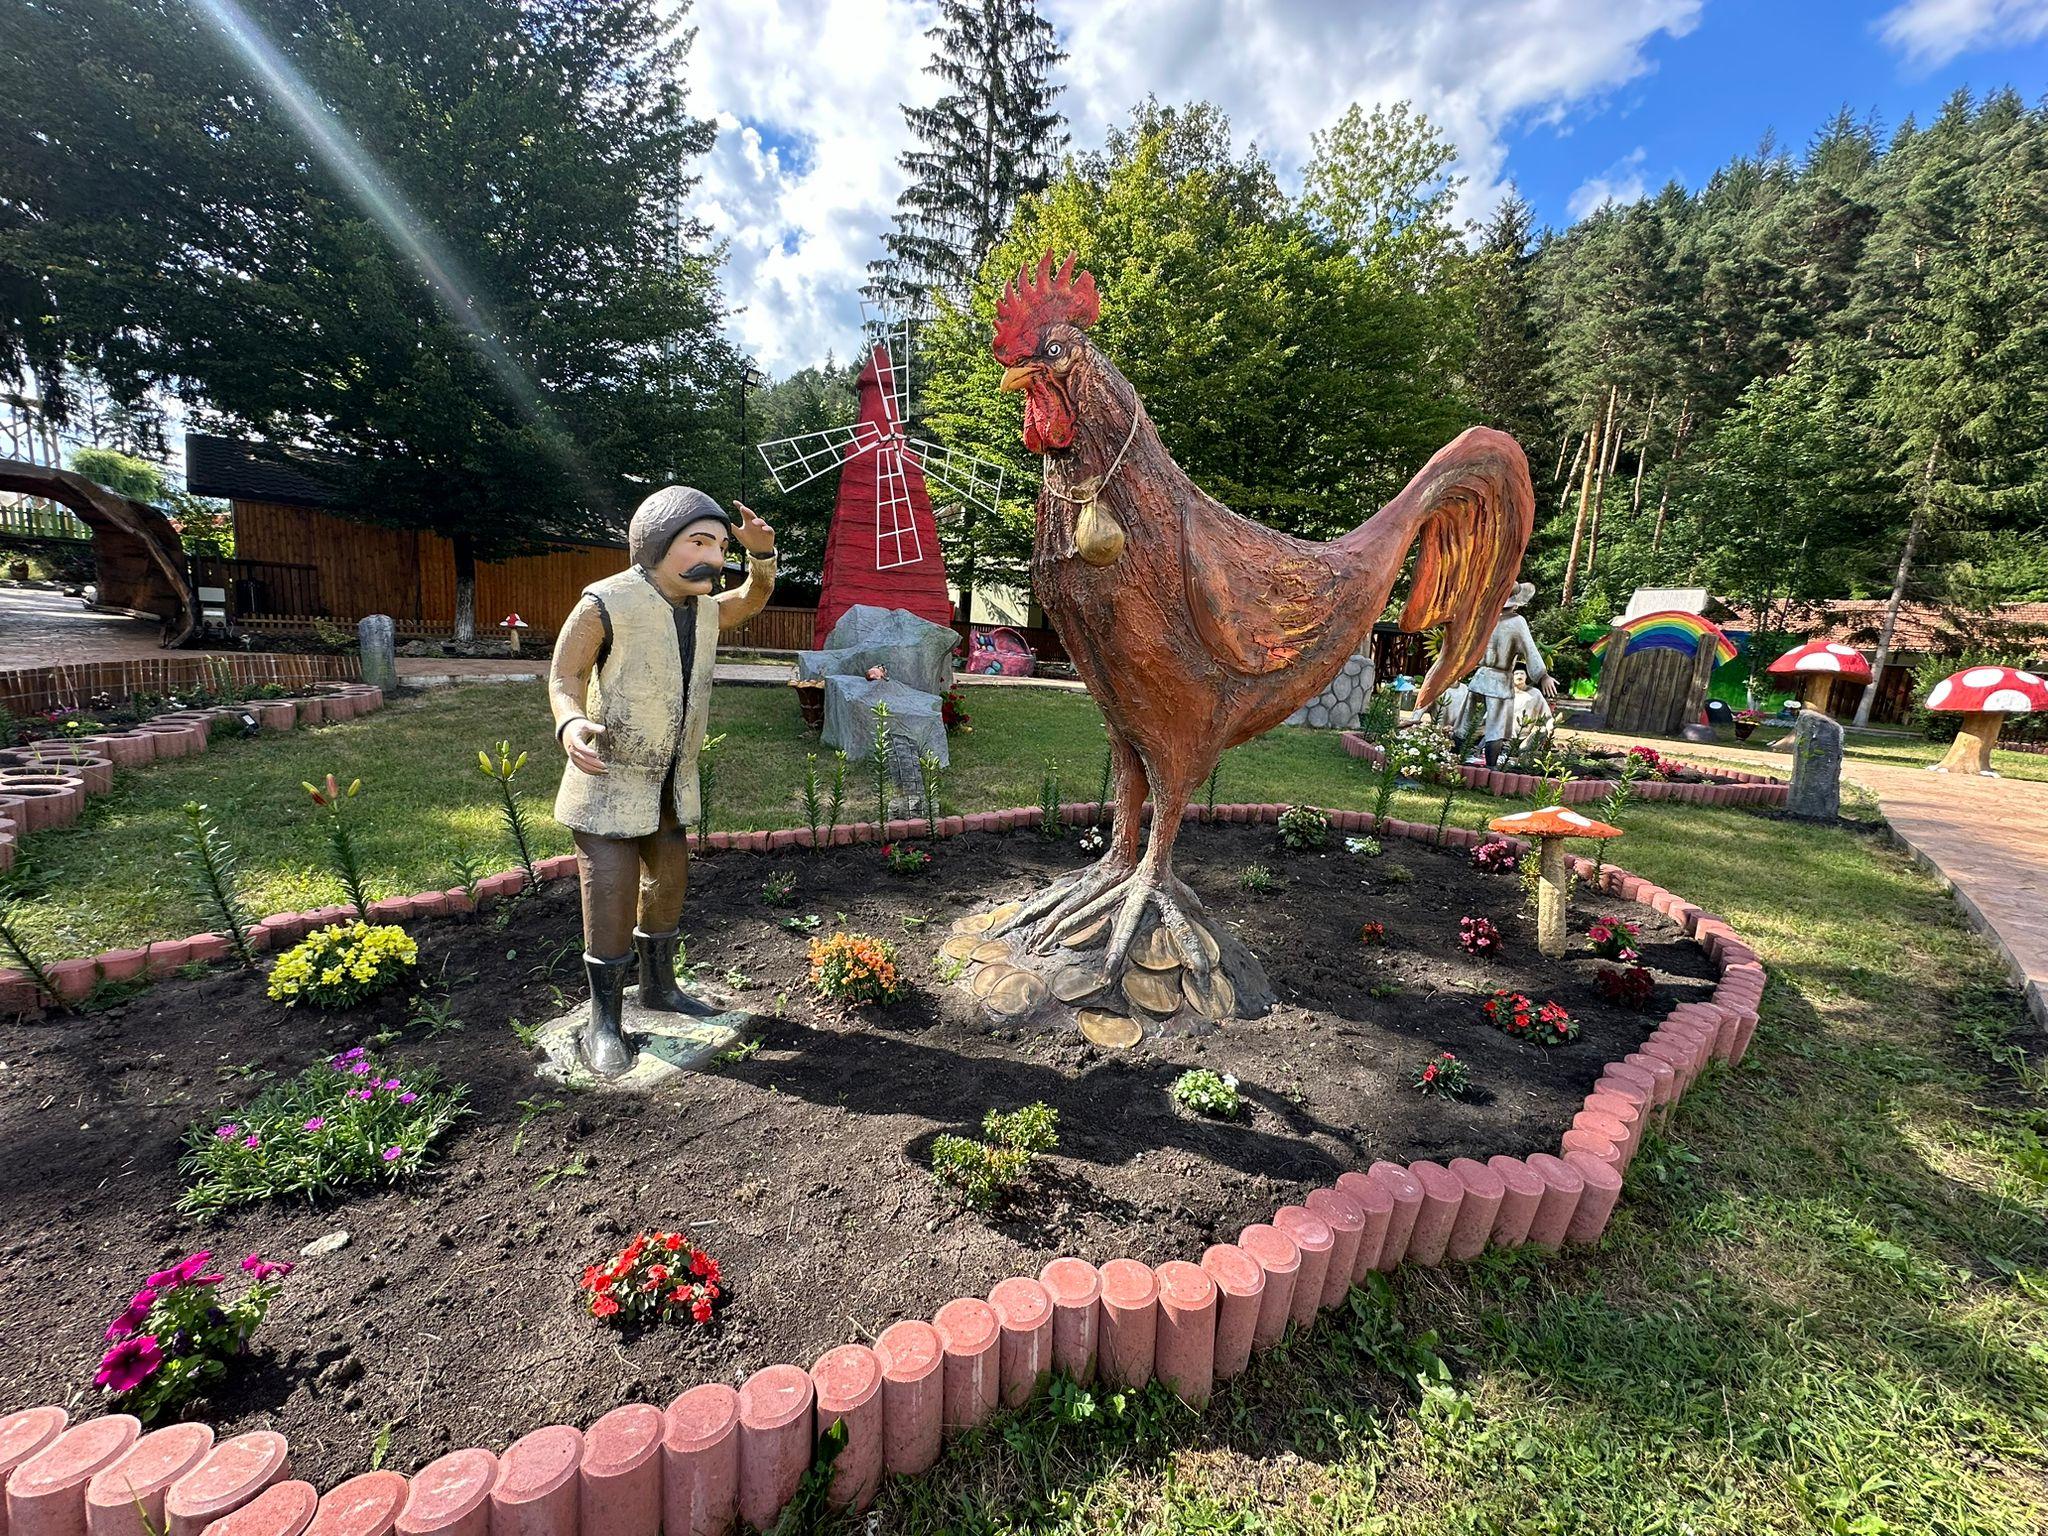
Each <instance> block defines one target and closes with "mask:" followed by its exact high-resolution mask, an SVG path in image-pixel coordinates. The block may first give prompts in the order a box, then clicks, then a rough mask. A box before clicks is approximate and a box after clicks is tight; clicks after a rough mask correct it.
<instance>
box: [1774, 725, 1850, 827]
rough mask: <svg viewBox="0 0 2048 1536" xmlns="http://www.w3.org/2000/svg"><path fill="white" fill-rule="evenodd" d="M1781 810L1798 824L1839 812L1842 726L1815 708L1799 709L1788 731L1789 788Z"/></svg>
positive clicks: (1834, 816)
mask: <svg viewBox="0 0 2048 1536" xmlns="http://www.w3.org/2000/svg"><path fill="white" fill-rule="evenodd" d="M1785 811H1786V813H1787V814H1788V815H1791V816H1796V817H1798V818H1799V819H1800V820H1802V821H1833V820H1835V819H1836V818H1837V817H1839V816H1840V815H1841V813H1842V727H1841V725H1840V723H1839V722H1838V721H1836V720H1835V719H1834V717H1833V716H1831V715H1824V714H1822V713H1821V712H1820V711H1819V710H1817V709H1808V710H1802V711H1801V712H1800V715H1799V724H1798V725H1797V726H1795V727H1794V728H1793V731H1792V785H1791V788H1790V789H1789V790H1788V791H1787V792H1786V795H1785Z"/></svg>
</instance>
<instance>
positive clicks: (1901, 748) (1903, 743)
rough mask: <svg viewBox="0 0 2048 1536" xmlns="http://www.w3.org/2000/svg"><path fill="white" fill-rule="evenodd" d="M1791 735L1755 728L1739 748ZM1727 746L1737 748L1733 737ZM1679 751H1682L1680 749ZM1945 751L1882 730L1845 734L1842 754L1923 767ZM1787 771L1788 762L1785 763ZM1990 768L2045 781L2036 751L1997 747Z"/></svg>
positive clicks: (2045, 768)
mask: <svg viewBox="0 0 2048 1536" xmlns="http://www.w3.org/2000/svg"><path fill="white" fill-rule="evenodd" d="M1790 734H1791V732H1789V731H1786V730H1782V729H1779V728H1777V727H1770V728H1759V729H1758V730H1757V732H1756V734H1755V735H1753V736H1751V737H1750V739H1749V740H1748V741H1746V742H1743V743H1740V745H1743V746H1750V747H1767V746H1769V745H1770V744H1771V743H1772V742H1774V741H1777V740H1779V739H1781V738H1783V737H1785V736H1789V735H1790ZM1728 745H1730V746H1733V745H1737V743H1736V742H1735V740H1734V737H1733V734H1732V733H1731V734H1730V736H1729V741H1728ZM1680 750H1681V751H1683V750H1684V749H1683V748H1681V749H1680ZM1946 751H1948V743H1947V742H1945V741H1928V740H1926V739H1925V738H1924V737H1919V736H1897V735H1893V734H1891V733H1889V732H1885V731H1857V730H1852V731H1849V732H1848V733H1847V739H1846V741H1845V743H1844V745H1843V748H1842V752H1843V755H1844V756H1845V757H1848V758H1851V759H1858V758H1860V759H1861V760H1863V761H1864V762H1867V763H1885V764H1888V765H1889V766H1891V767H1894V768H1914V767H1925V766H1926V765H1927V764H1929V763H1938V762H1940V761H1941V757H1942V754H1943V753H1945V752H1946ZM1786 766H1787V769H1788V770H1789V768H1790V762H1789V760H1788V762H1787V765H1786ZM1991 766H1992V767H1994V768H1996V769H1997V770H1998V771H1999V772H2000V773H2001V774H2003V775H2004V776H2005V777H2006V778H2008V779H2039V780H2048V757H2043V756H2042V755H2041V754H2040V753H2038V752H2008V751H2007V750H2006V749H2005V748H2003V747H1997V748H1994V749H1993V750H1992V753H1991Z"/></svg>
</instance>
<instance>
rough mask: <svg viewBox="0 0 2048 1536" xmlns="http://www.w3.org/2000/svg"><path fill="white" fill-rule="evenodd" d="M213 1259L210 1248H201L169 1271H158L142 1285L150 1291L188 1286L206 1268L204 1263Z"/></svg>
mask: <svg viewBox="0 0 2048 1536" xmlns="http://www.w3.org/2000/svg"><path fill="white" fill-rule="evenodd" d="M212 1257H213V1250H212V1249H211V1248H202V1249H200V1250H199V1251H198V1252H197V1253H195V1254H193V1255H192V1256H191V1257H189V1258H184V1259H180V1260H179V1261H178V1262H177V1263H175V1264H173V1265H172V1266H171V1267H170V1268H169V1269H160V1270H158V1271H157V1272H156V1273H155V1274H153V1275H151V1276H150V1277H149V1278H148V1279H147V1280H145V1281H143V1284H144V1285H146V1286H148V1287H149V1288H150V1289H151V1290H152V1291H167V1290H169V1289H170V1288H171V1287H172V1286H174V1285H190V1284H191V1283H192V1282H193V1281H194V1280H195V1279H196V1278H197V1277H198V1275H199V1272H200V1271H201V1270H203V1269H205V1268H206V1261H207V1260H208V1259H211V1258H212Z"/></svg>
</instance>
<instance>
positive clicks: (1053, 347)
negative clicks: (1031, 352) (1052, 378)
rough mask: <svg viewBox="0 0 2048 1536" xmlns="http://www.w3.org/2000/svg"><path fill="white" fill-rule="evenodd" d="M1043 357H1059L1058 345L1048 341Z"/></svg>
mask: <svg viewBox="0 0 2048 1536" xmlns="http://www.w3.org/2000/svg"><path fill="white" fill-rule="evenodd" d="M1045 355H1046V356H1047V357H1058V356H1059V355H1060V344H1059V343H1058V342H1056V341H1048V342H1047V343H1046V344H1045Z"/></svg>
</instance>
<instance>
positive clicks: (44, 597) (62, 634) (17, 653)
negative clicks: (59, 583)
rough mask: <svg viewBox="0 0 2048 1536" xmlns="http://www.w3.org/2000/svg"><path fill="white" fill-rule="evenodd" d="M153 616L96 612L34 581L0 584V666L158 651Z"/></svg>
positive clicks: (71, 661)
mask: <svg viewBox="0 0 2048 1536" xmlns="http://www.w3.org/2000/svg"><path fill="white" fill-rule="evenodd" d="M159 634H160V631H159V628H158V625H157V622H156V620H154V619H130V618H124V617H122V616H121V615H119V614H113V613H100V612H97V611H96V610H94V609H91V608H88V607H86V606H85V604H84V603H82V602H80V601H79V600H78V599H77V598H75V597H66V596H65V595H64V594H63V593H61V592H45V591H43V590H42V589H40V588H37V587H0V669H5V668H8V667H51V666H59V665H63V666H73V665H76V664H78V663H80V662H87V661H130V660H133V659H135V658H136V657H140V656H161V655H163V650H162V648H161V647H160V646H159V644H158V638H159Z"/></svg>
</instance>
